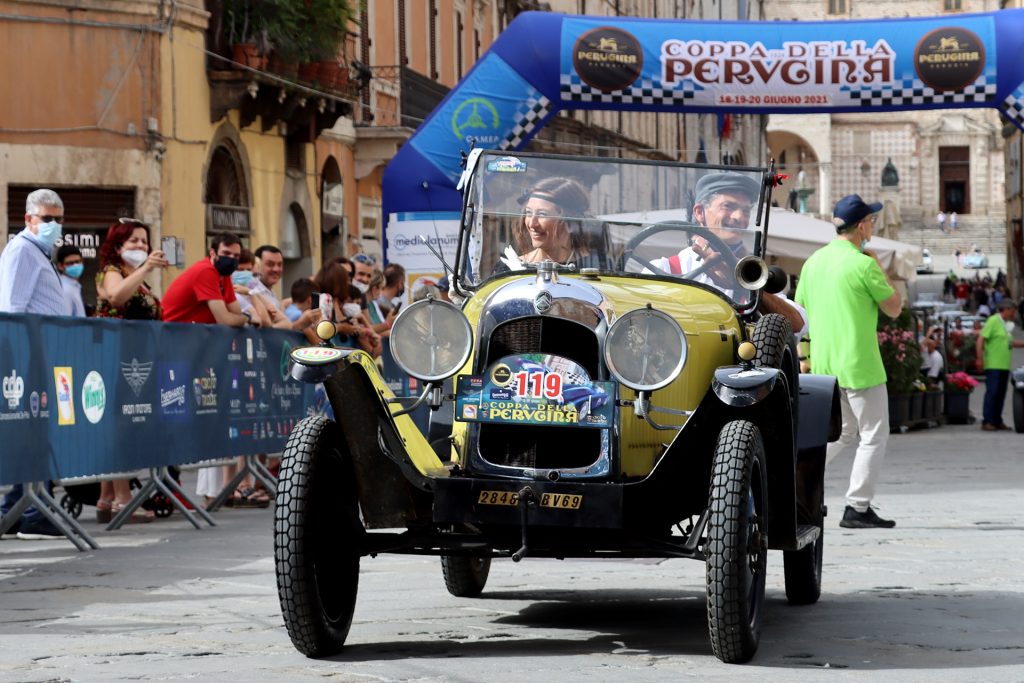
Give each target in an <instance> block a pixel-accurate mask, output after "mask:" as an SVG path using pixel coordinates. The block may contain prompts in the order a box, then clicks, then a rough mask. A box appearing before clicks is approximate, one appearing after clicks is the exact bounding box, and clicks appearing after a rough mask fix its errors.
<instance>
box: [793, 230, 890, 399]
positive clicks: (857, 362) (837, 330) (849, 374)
mask: <svg viewBox="0 0 1024 683" xmlns="http://www.w3.org/2000/svg"><path fill="white" fill-rule="evenodd" d="M892 295H893V288H892V287H890V286H889V283H888V282H887V281H886V279H885V273H883V272H882V269H881V268H880V267H879V266H878V262H877V261H875V259H873V258H872V257H870V256H868V255H867V254H864V253H862V252H861V251H860V250H859V249H858V248H857V247H856V245H854V244H853V243H852V242H849V241H847V240H844V239H835V240H832V241H831V242H830V243H828V244H827V245H825V246H824V247H822V248H821V249H819V250H818V251H816V252H814V253H813V254H811V257H810V258H809V259H807V261H806V262H805V263H804V267H803V269H802V270H801V271H800V281H799V283H798V284H797V288H796V302H797V303H798V304H800V305H801V306H803V307H804V309H806V311H807V320H808V325H809V327H808V336H809V337H810V340H811V371H812V372H814V373H816V374H821V375H834V376H835V377H836V378H837V379H838V381H839V386H841V387H843V388H845V389H867V388H868V387H873V386H877V385H879V384H884V383H885V367H884V366H883V365H882V353H881V351H879V349H878V334H877V332H876V328H877V327H878V304H879V303H880V302H882V301H885V300H886V299H888V298H889V297H891V296H892Z"/></svg>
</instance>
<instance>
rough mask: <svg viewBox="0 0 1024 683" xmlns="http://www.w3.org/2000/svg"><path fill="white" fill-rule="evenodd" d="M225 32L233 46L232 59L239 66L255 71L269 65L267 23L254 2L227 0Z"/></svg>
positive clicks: (225, 5) (250, 0) (249, 0)
mask: <svg viewBox="0 0 1024 683" xmlns="http://www.w3.org/2000/svg"><path fill="white" fill-rule="evenodd" d="M224 18H225V22H224V30H225V31H226V32H227V40H228V44H230V45H231V58H232V60H233V61H234V62H236V63H237V64H242V65H243V66H247V67H250V68H253V69H263V68H265V67H266V65H267V57H266V49H261V44H264V46H263V47H264V48H265V42H266V41H265V37H264V31H265V22H264V19H263V14H262V13H261V12H258V11H256V9H255V8H254V7H253V3H252V0H225V3H224Z"/></svg>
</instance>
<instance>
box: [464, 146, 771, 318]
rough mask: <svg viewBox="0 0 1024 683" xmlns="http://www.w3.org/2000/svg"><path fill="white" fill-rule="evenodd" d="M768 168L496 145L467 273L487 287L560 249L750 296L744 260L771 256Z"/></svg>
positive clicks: (470, 225)
mask: <svg viewBox="0 0 1024 683" xmlns="http://www.w3.org/2000/svg"><path fill="white" fill-rule="evenodd" d="M765 172H766V171H765V169H751V168H736V167H708V166H693V165H682V164H671V163H668V162H664V163H650V162H638V161H632V160H624V159H607V158H579V157H551V156H533V155H529V154H515V155H509V154H503V153H500V152H484V153H483V154H482V155H481V156H480V159H479V161H478V162H477V164H476V166H475V168H474V171H473V178H472V182H471V184H470V186H469V190H468V192H469V196H468V198H467V199H468V202H467V211H466V214H465V215H464V220H463V234H462V245H461V248H460V264H459V271H460V276H461V278H462V280H463V282H464V283H466V284H467V285H469V286H475V285H478V284H479V283H481V282H483V281H486V280H488V279H490V278H492V277H496V276H501V275H504V274H507V273H510V272H529V271H530V270H532V269H535V268H536V264H537V263H539V262H541V261H545V260H551V261H555V262H556V263H560V264H572V265H574V266H575V268H576V269H577V270H579V269H581V268H596V269H598V270H599V271H601V272H603V273H607V274H631V275H638V276H649V277H652V278H672V279H677V280H680V279H681V280H689V281H693V282H700V283H703V284H706V285H710V286H713V287H715V288H716V289H718V290H719V291H721V292H722V293H724V294H725V295H726V296H727V297H729V298H730V299H731V300H732V301H733V302H734V303H735V304H737V305H740V306H742V305H745V304H747V303H749V302H750V301H752V300H753V292H751V291H749V290H747V289H744V288H743V287H741V286H739V284H738V283H737V282H736V279H735V266H736V263H737V262H738V261H739V260H740V259H742V258H743V257H745V256H749V255H757V256H763V251H764V239H763V238H762V236H761V230H762V228H761V227H758V226H761V225H763V221H762V220H761V218H760V216H759V215H758V211H759V209H760V210H762V211H763V206H761V205H760V204H759V198H760V193H761V189H762V188H763V187H764V175H765ZM769 199H770V197H769ZM767 203H768V202H767V201H766V202H765V203H764V204H765V205H767Z"/></svg>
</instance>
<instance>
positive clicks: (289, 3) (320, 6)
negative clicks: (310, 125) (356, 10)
mask: <svg viewBox="0 0 1024 683" xmlns="http://www.w3.org/2000/svg"><path fill="white" fill-rule="evenodd" d="M263 4H264V5H265V6H266V16H267V34H268V37H269V39H270V42H271V43H272V44H273V46H274V56H275V64H276V65H277V66H278V67H279V68H281V69H283V70H285V71H287V73H288V74H291V73H292V65H295V67H294V69H295V71H296V72H297V73H298V75H299V78H300V79H301V80H304V81H309V82H313V81H316V80H319V76H318V72H319V70H320V69H321V68H322V66H321V63H322V62H324V61H329V60H332V59H333V60H336V59H337V57H338V52H339V48H340V46H341V44H342V41H343V40H344V39H345V35H346V31H347V30H348V21H349V17H350V16H351V15H352V10H351V8H350V7H349V2H348V0H267V2H265V3H263ZM328 69H329V70H330V67H329V66H328ZM331 75H332V77H334V78H336V75H335V74H334V73H332V74H331Z"/></svg>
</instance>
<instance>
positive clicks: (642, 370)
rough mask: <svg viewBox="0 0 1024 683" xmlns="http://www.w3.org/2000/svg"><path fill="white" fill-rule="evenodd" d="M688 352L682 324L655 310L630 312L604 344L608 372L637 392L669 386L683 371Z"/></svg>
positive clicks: (613, 329) (619, 320)
mask: <svg viewBox="0 0 1024 683" xmlns="http://www.w3.org/2000/svg"><path fill="white" fill-rule="evenodd" d="M686 352H687V346H686V336H685V335H684V334H683V330H682V328H681V327H679V323H677V322H676V321H675V320H673V319H672V318H671V317H670V316H669V315H667V314H665V313H662V312H661V311H658V310H655V309H653V308H638V309H636V310H632V311H630V312H629V313H626V314H625V315H624V316H622V317H621V318H619V319H618V320H616V321H615V323H614V324H613V325H612V326H611V329H609V330H608V335H607V336H606V337H605V342H604V360H605V363H606V364H607V366H608V371H609V372H611V374H612V376H613V377H614V378H615V379H616V380H618V381H619V382H621V383H622V384H624V385H626V386H627V387H629V388H630V389H633V390H634V391H654V390H655V389H661V388H662V387H665V386H667V385H668V384H669V383H670V382H672V380H674V379H675V378H676V377H678V376H679V373H680V372H682V371H683V366H684V365H685V364H686Z"/></svg>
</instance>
